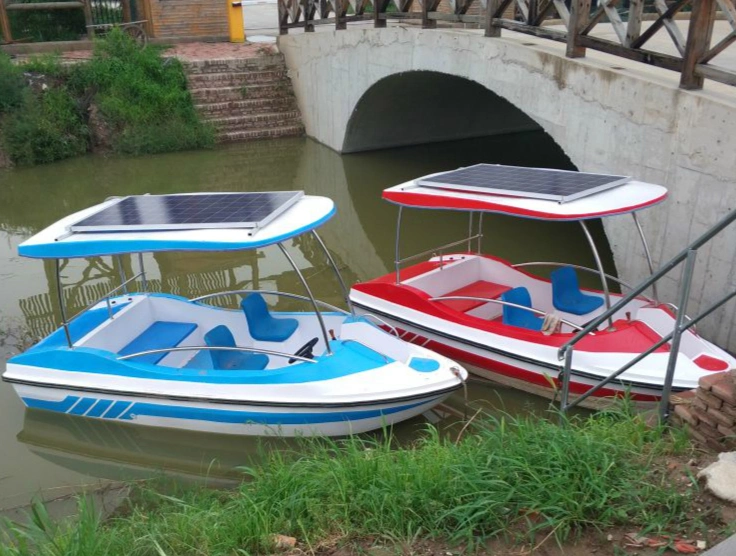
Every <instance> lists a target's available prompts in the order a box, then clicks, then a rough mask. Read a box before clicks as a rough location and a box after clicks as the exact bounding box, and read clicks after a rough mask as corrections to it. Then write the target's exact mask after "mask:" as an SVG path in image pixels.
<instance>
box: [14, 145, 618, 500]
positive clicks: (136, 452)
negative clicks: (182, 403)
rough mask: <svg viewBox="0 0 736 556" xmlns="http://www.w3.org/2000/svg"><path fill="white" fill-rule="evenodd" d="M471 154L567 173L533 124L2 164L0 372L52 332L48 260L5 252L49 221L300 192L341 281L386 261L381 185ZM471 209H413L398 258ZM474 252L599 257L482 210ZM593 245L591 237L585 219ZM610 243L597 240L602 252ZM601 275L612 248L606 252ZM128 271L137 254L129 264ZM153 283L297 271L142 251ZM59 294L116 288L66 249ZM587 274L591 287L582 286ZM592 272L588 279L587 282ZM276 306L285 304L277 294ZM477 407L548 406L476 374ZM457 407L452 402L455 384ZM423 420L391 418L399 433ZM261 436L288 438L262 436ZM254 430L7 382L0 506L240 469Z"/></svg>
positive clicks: (309, 255)
mask: <svg viewBox="0 0 736 556" xmlns="http://www.w3.org/2000/svg"><path fill="white" fill-rule="evenodd" d="M477 162H498V163H505V164H518V165H528V166H531V165H534V166H549V167H557V168H570V165H569V162H568V161H567V159H566V158H565V157H564V155H563V154H562V153H561V152H560V151H559V150H558V149H557V148H556V147H555V146H554V145H553V144H552V143H551V141H549V140H548V139H547V138H546V137H545V136H544V135H543V134H541V133H530V134H516V135H511V136H505V137H497V138H488V139H474V140H470V141H458V142H453V143H442V144H434V145H424V146H420V147H410V148H403V149H392V150H387V151H379V152H373V153H364V154H354V155H348V156H340V155H338V154H336V153H335V152H333V151H331V150H329V149H327V148H325V147H323V146H321V145H319V144H317V143H315V142H313V141H310V140H306V139H293V140H291V139H290V140H279V141H273V142H262V143H252V144H242V145H236V146H232V147H228V148H223V149H218V150H214V151H199V152H187V153H176V154H169V155H160V156H155V157H145V158H137V159H119V158H109V159H106V158H102V157H85V158H79V159H75V160H70V161H66V162H61V163H57V164H52V165H48V166H43V167H38V168H30V169H16V170H12V171H5V172H3V171H0V353H1V354H2V357H0V372H2V371H3V370H4V365H5V360H6V359H7V357H9V356H10V355H12V353H15V352H17V350H18V349H19V348H20V347H21V346H22V345H23V344H24V343H27V342H28V341H32V340H33V339H34V338H39V337H42V336H44V335H45V334H48V333H49V331H50V330H52V329H53V328H55V326H56V325H57V323H58V322H59V320H60V316H59V313H58V307H57V305H56V302H55V298H54V295H55V289H54V285H53V268H52V266H51V265H50V264H48V263H44V262H42V261H38V260H30V259H22V258H20V257H18V255H17V254H16V248H17V246H18V244H19V243H21V242H22V241H23V240H25V239H26V238H28V237H29V236H30V235H32V234H34V233H35V232H37V231H39V230H40V229H42V228H43V227H45V226H47V225H48V224H50V223H52V222H54V221H55V220H57V219H59V218H61V217H63V216H65V215H67V214H69V213H71V212H74V211H76V210H79V209H82V208H85V207H87V206H89V205H92V204H95V203H98V202H100V201H102V200H104V199H105V198H107V197H109V196H113V195H128V194H141V193H175V192H187V191H253V190H286V189H303V190H304V191H306V192H307V193H310V194H317V195H326V196H329V197H331V198H332V199H334V200H335V202H336V203H337V207H338V215H337V217H336V218H335V219H333V221H331V222H330V223H328V224H327V225H326V226H324V228H323V229H322V237H323V238H324V240H325V242H326V243H327V245H328V247H329V249H330V250H331V252H332V253H333V255H334V256H335V258H336V260H337V261H338V264H339V265H340V266H341V268H342V271H343V274H344V277H345V279H346V281H348V282H350V283H352V282H355V281H357V280H365V279H369V278H372V277H375V276H377V275H380V274H384V273H386V272H388V271H389V269H391V268H392V267H393V259H394V230H395V218H396V209H395V207H393V206H391V205H389V204H387V203H385V202H384V201H382V200H381V197H380V192H381V190H382V189H383V188H385V187H388V186H390V185H395V184H397V183H400V182H402V181H405V180H409V179H411V178H413V177H416V176H418V175H422V174H427V173H430V172H435V171H439V170H447V169H453V168H456V167H458V166H466V165H470V164H475V163H477ZM466 232H467V217H465V216H464V215H460V214H455V213H443V214H440V213H436V212H420V211H409V212H408V214H407V216H406V218H405V219H404V223H403V225H402V237H403V242H402V253H404V254H409V253H412V252H418V251H423V250H426V249H429V248H431V247H433V246H435V245H438V244H440V243H446V242H447V241H451V240H454V239H459V238H461V237H463V234H464V233H466ZM484 234H485V239H484V249H485V250H486V251H489V252H493V253H494V254H496V255H499V256H501V257H505V258H507V259H510V260H512V261H514V262H522V261H534V260H561V261H571V262H577V263H579V264H584V265H587V266H592V265H593V264H594V262H593V259H592V256H591V255H590V252H589V249H588V246H587V244H586V243H585V238H584V237H583V235H582V234H581V233H580V230H579V228H578V227H577V225H576V224H559V223H555V224H548V223H543V222H535V221H531V220H523V219H514V218H508V217H502V216H490V217H486V218H485V220H484ZM596 235H597V239H599V240H601V241H599V244H601V245H603V244H604V243H605V242H604V240H602V232H601V229H600V227H598V226H596ZM314 247H315V246H314V245H313V244H311V243H310V242H309V241H307V240H297V241H296V242H295V243H294V244H293V245H292V246H291V247H290V252H291V253H292V255H293V256H295V259H296V260H297V263H298V264H299V265H300V267H301V268H302V269H303V271H304V272H305V274H306V276H307V277H308V279H309V280H310V284H311V285H312V287H313V289H314V290H315V295H317V296H318V297H319V298H321V299H324V300H325V301H328V302H332V303H340V292H339V289H338V285H337V284H336V282H335V281H334V279H333V277H332V276H331V275H330V273H329V269H328V267H327V266H326V265H325V262H324V261H323V259H322V257H321V256H320V253H319V251H318V250H316V249H314ZM606 250H607V249H604V252H605V251H606ZM605 259H606V262H607V264H608V267H609V268H608V270H609V271H612V270H613V269H612V263H611V257H610V253H606V257H605ZM124 262H125V266H126V267H127V269H128V272H129V273H130V271H131V270H132V269H133V268H134V267H135V265H136V261H132V260H130V258H126V259H125V261H124ZM145 264H146V270H147V273H148V276H149V278H150V282H151V285H152V286H153V287H154V288H157V289H160V290H162V291H168V292H172V293H176V294H181V295H187V296H190V297H192V296H195V295H204V294H207V293H214V292H217V291H223V290H233V289H242V288H263V289H280V290H284V291H294V292H299V291H300V286H299V284H298V281H297V278H296V276H295V273H294V272H293V271H291V270H289V266H288V264H287V262H286V261H285V260H284V259H283V256H282V255H281V253H280V252H279V251H278V250H277V249H275V248H269V249H265V250H262V251H260V252H258V253H228V254H226V253H223V254H191V253H187V254H184V253H166V254H157V255H152V256H146V258H145ZM62 274H63V280H64V283H65V284H66V285H68V287H66V288H65V298H66V299H67V304H68V305H69V306H70V307H71V308H72V309H71V310H72V311H75V310H78V309H80V308H82V307H84V306H86V305H87V304H88V303H90V302H91V301H93V300H94V299H96V298H97V297H98V296H100V295H101V294H102V293H104V292H105V291H107V290H109V289H110V288H111V287H114V286H116V285H117V284H118V269H116V268H114V267H113V266H112V265H111V261H110V260H109V259H102V258H93V259H89V260H74V261H71V262H69V264H67V265H66V266H65V267H64V269H63V273H62ZM593 283H594V282H593ZM593 283H592V284H593ZM279 303H280V304H284V305H283V306H282V305H279V308H285V309H286V308H289V306H288V302H285V301H284V300H281V301H279ZM469 390H470V392H469V396H470V398H471V399H473V400H476V401H475V403H488V404H491V405H494V406H497V407H501V406H503V407H505V408H506V409H507V410H508V411H511V412H518V411H523V410H525V409H526V408H527V407H537V408H543V407H546V405H547V404H546V402H544V401H542V400H539V399H536V398H533V397H529V396H525V395H523V394H520V393H518V392H516V391H513V390H508V389H494V388H490V387H488V386H479V385H473V386H471V388H470V389H469ZM454 402H455V403H456V404H459V403H461V402H462V396H461V395H458V396H457V397H456V399H455V400H454ZM423 425H424V421H423V420H421V419H417V420H415V421H414V422H410V423H407V424H405V425H402V426H401V427H400V431H399V433H400V434H401V435H404V436H407V437H410V436H411V435H412V434H413V431H414V430H416V429H417V427H421V426H423ZM265 444H266V447H276V448H278V447H280V446H284V445H287V444H286V443H284V442H283V441H277V440H276V441H274V440H272V441H269V442H266V443H265ZM258 447H259V441H258V440H255V439H250V438H237V437H230V436H218V435H206V434H201V433H186V432H180V431H168V430H166V431H162V430H157V429H150V428H147V427H131V426H124V425H115V424H112V423H107V422H105V423H97V422H92V421H88V420H85V419H79V418H77V419H74V418H61V417H59V416H56V415H49V414H44V413H43V412H25V411H24V409H23V407H22V404H21V403H20V401H19V400H18V399H17V397H16V395H15V393H14V392H13V390H12V388H11V387H10V385H8V384H5V383H0V509H3V508H9V507H13V506H16V505H20V504H24V503H26V502H27V501H28V500H29V498H30V497H32V496H33V495H37V494H40V495H42V496H43V497H44V498H47V499H49V498H54V497H57V496H62V495H64V494H66V493H67V492H68V491H69V490H70V489H74V488H77V487H78V486H79V485H80V484H95V483H98V482H100V481H105V480H115V479H126V478H138V477H149V476H152V475H154V474H155V473H156V472H157V470H167V471H168V472H169V473H172V474H175V475H177V476H182V477H191V478H194V477H199V476H207V477H209V479H208V480H209V481H211V482H212V481H215V482H216V481H222V480H227V479H228V478H232V477H233V476H235V475H236V474H237V471H235V470H234V468H235V467H236V466H238V465H243V464H247V463H248V461H249V458H250V457H251V456H252V455H253V454H254V453H256V452H257V451H258Z"/></svg>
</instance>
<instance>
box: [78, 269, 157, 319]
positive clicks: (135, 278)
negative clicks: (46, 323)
mask: <svg viewBox="0 0 736 556" xmlns="http://www.w3.org/2000/svg"><path fill="white" fill-rule="evenodd" d="M142 275H143V273H142V272H139V273H138V274H136V275H135V276H132V277H131V278H128V279H127V280H126V281H125V282H123V283H122V284H120V285H119V286H117V287H115V288H113V289H111V290H110V291H108V292H107V293H105V294H104V295H102V296H100V297H99V298H97V299H96V300H95V301H93V302H92V303H90V304H89V305H87V306H86V307H85V308H84V309H82V310H81V311H79V312H78V313H76V314H75V315H74V316H73V317H69V318H68V319H66V322H65V324H70V323H71V322H72V321H73V320H74V319H76V318H77V317H78V316H80V315H82V314H83V313H86V312H87V311H89V310H90V309H91V308H92V307H94V306H95V305H97V304H98V303H100V302H102V301H105V300H106V299H107V300H109V299H110V297H112V294H114V293H115V292H116V291H118V290H120V289H122V288H124V287H125V286H127V285H128V284H129V283H131V282H133V281H135V280H137V279H138V278H140V277H141V276H142ZM107 310H108V312H109V313H110V318H112V309H111V308H110V306H109V304H108V307H107Z"/></svg>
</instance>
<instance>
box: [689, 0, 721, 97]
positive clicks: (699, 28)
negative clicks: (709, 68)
mask: <svg viewBox="0 0 736 556" xmlns="http://www.w3.org/2000/svg"><path fill="white" fill-rule="evenodd" d="M715 17H716V0H693V11H692V12H691V13H690V27H689V28H688V32H687V42H686V44H685V55H684V56H683V59H682V74H681V75H680V88H682V89H702V88H703V81H704V78H703V76H702V75H697V74H696V73H695V72H696V70H697V67H698V63H699V62H700V60H702V59H703V57H704V56H705V55H706V54H707V53H708V49H709V48H710V41H711V38H712V37H713V23H714V22H715Z"/></svg>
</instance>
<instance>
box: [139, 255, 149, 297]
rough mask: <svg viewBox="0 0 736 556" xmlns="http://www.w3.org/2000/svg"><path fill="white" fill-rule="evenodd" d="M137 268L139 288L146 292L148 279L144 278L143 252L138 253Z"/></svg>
mask: <svg viewBox="0 0 736 556" xmlns="http://www.w3.org/2000/svg"><path fill="white" fill-rule="evenodd" d="M138 268H139V269H140V272H139V274H140V277H141V289H142V290H143V291H144V292H148V280H147V279H146V267H145V266H144V264H143V253H138Z"/></svg>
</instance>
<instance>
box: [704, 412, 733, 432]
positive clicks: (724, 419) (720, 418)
mask: <svg viewBox="0 0 736 556" xmlns="http://www.w3.org/2000/svg"><path fill="white" fill-rule="evenodd" d="M708 415H710V416H711V417H713V419H715V420H716V421H717V422H718V424H719V425H723V426H724V427H732V426H733V422H734V420H733V417H731V416H730V415H726V414H725V413H723V412H722V411H718V410H717V409H713V408H712V407H709V408H708Z"/></svg>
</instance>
